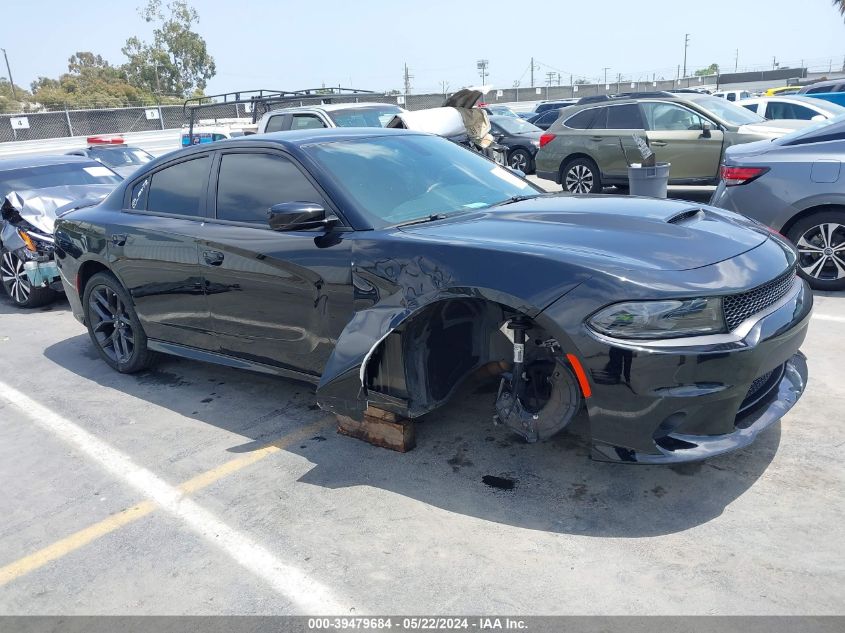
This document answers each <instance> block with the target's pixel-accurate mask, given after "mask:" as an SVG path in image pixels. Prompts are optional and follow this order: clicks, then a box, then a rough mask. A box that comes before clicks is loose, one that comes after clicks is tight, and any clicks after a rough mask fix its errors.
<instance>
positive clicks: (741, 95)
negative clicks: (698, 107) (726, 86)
mask: <svg viewBox="0 0 845 633" xmlns="http://www.w3.org/2000/svg"><path fill="white" fill-rule="evenodd" d="M713 96H714V97H721V98H722V99H727V100H728V101H739V100H740V99H750V98H751V96H752V95H751V93H750V92H748V91H747V90H719V91H718V92H714V93H713Z"/></svg>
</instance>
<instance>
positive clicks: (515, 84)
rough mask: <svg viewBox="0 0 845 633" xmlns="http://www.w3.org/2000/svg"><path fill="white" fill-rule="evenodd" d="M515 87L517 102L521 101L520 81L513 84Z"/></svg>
mask: <svg viewBox="0 0 845 633" xmlns="http://www.w3.org/2000/svg"><path fill="white" fill-rule="evenodd" d="M513 87H514V88H515V89H516V100H517V101H519V79H517V80H516V81H514V82H513Z"/></svg>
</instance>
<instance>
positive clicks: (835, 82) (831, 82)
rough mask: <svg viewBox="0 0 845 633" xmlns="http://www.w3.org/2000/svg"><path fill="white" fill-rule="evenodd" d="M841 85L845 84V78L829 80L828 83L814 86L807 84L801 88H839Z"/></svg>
mask: <svg viewBox="0 0 845 633" xmlns="http://www.w3.org/2000/svg"><path fill="white" fill-rule="evenodd" d="M839 84H845V77H843V78H840V79H828V80H827V81H817V82H815V83H812V84H807V85H806V86H801V88H802V89H803V88H824V87H826V86H838V85H839Z"/></svg>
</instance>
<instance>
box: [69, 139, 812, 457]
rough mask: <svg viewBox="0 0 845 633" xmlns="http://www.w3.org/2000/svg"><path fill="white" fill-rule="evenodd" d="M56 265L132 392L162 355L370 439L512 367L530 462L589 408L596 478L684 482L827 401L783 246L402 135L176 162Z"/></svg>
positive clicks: (248, 148) (106, 215) (678, 210)
mask: <svg viewBox="0 0 845 633" xmlns="http://www.w3.org/2000/svg"><path fill="white" fill-rule="evenodd" d="M56 248H57V254H58V262H59V268H60V272H61V276H62V281H63V283H64V285H65V288H66V291H67V294H68V297H69V298H70V302H71V305H72V307H73V312H74V314H75V315H76V317H77V318H78V319H80V320H81V321H82V322H83V323H85V324H86V325H87V327H88V331H89V334H90V337H91V340H92V342H93V344H94V346H95V347H96V349H97V351H98V352H99V354H100V356H101V357H102V358H103V360H104V361H105V362H106V363H108V364H109V365H111V366H112V367H113V368H114V369H116V370H117V371H121V372H134V371H138V370H140V369H142V368H144V367H146V366H147V365H148V364H149V363H150V361H151V359H152V357H153V355H154V354H155V353H157V352H163V353H168V354H175V355H177V356H182V357H186V358H191V359H197V360H203V361H209V362H214V363H220V364H224V365H228V366H233V367H243V368H247V369H252V370H255V371H260V372H264V373H270V374H276V375H279V376H286V377H292V378H296V379H300V380H306V381H310V382H311V383H313V384H315V385H316V393H317V400H318V402H319V404H320V406H322V407H323V408H324V409H326V410H328V411H332V412H335V413H338V414H342V415H346V416H351V417H353V418H358V419H360V418H361V416H362V415H363V412H364V410H365V409H366V407H367V406H371V407H375V408H380V409H383V410H388V411H392V412H395V413H397V414H400V415H402V416H407V417H411V418H413V417H416V416H421V415H423V414H425V413H428V412H429V411H432V410H433V409H436V408H437V407H439V406H440V405H442V404H443V403H444V402H446V401H447V400H448V399H449V398H450V397H451V396H452V394H453V393H454V392H455V389H456V387H457V386H458V385H459V384H460V382H461V380H462V379H463V378H465V377H466V376H468V375H469V374H471V373H473V372H474V371H475V370H477V369H478V368H481V367H483V366H487V367H486V369H488V370H489V369H490V368H492V367H498V368H500V371H502V372H503V373H501V375H500V376H499V377H498V380H499V383H498V390H497V391H496V396H495V402H494V403H492V405H491V409H493V408H494V409H495V414H496V419H497V420H498V422H499V423H500V424H504V425H507V426H508V427H510V428H511V429H513V431H515V432H516V433H518V434H519V435H521V436H522V437H524V438H525V439H526V440H527V441H529V442H530V441H537V440H542V439H545V438H548V437H550V436H552V435H553V434H555V433H557V432H558V431H560V430H561V429H563V428H564V427H565V426H566V425H567V424H568V423H569V422H570V421H571V420H572V419H573V417H574V415H575V414H576V413H577V412H578V411H579V410H580V409H582V408H585V409H586V414H587V416H588V418H589V429H590V431H589V432H590V435H591V440H592V444H593V457H594V458H597V459H605V460H611V461H623V462H639V463H671V462H680V461H686V460H693V459H701V458H705V457H709V456H712V455H716V454H719V453H723V452H726V451H729V450H732V449H735V448H738V447H741V446H744V445H746V444H748V443H749V442H751V441H752V440H753V439H754V437H755V436H756V435H757V433H759V432H760V431H761V430H762V429H764V428H765V427H767V426H769V425H770V424H772V423H774V422H776V421H777V420H778V419H779V418H780V417H781V416H783V414H784V413H785V412H786V411H788V410H789V409H790V408H791V407H792V406H793V405H794V404H795V402H796V401H797V400H798V398H799V397H800V396H801V394H802V392H803V390H804V386H805V384H806V380H807V367H806V362H805V359H804V357H803V355H802V354H801V353H800V352H799V351H798V348H799V346H800V345H801V343H802V341H803V339H804V336H805V333H806V330H807V324H808V321H809V316H810V311H811V307H812V295H811V294H810V292H809V291H808V289H807V286H806V284H805V283H804V282H803V281H802V280H801V279H799V278H798V277H796V275H795V259H796V256H795V252H794V250H793V249H792V247H791V246H790V245H789V244H788V243H787V242H785V241H784V240H783V239H782V238H781V237H780V236H778V235H777V234H775V233H771V232H769V231H768V230H767V229H766V228H764V227H762V226H761V225H758V224H756V223H754V222H753V221H750V220H748V219H745V218H744V217H742V216H740V215H737V214H734V213H730V212H726V211H721V210H717V209H714V208H711V207H707V206H702V205H696V204H693V203H688V202H677V201H664V200H652V199H646V198H618V197H615V196H614V197H601V196H596V197H577V196H573V197H563V196H559V195H550V194H543V193H542V192H540V191H539V190H537V189H536V188H535V187H534V186H533V185H531V184H530V183H528V182H527V181H525V180H523V179H521V178H519V177H518V176H516V175H514V174H513V173H512V172H511V171H509V170H507V169H503V168H501V167H499V166H497V165H496V164H494V163H493V162H491V161H489V160H488V159H486V158H484V157H483V156H480V155H478V154H476V153H474V152H471V151H468V150H466V149H464V148H462V147H460V146H458V145H456V144H454V143H452V142H450V141H448V140H445V139H443V138H439V137H435V136H429V135H425V134H419V133H414V132H408V131H403V130H381V129H378V130H376V129H351V128H346V129H331V130H328V129H326V130H323V129H321V130H301V131H296V132H293V131H291V132H281V133H277V134H268V135H256V136H248V137H244V138H240V139H233V140H230V141H224V142H219V143H214V144H213V145H207V146H198V147H194V148H188V149H186V150H183V151H180V152H177V153H174V154H169V155H167V156H164V157H162V158H160V159H158V160H156V161H153V162H151V163H149V164H148V165H146V166H144V167H142V168H141V169H140V170H139V171H138V172H137V173H136V174H135V175H133V176H132V177H131V178H130V179H129V180H127V181H126V182H125V183H123V184H121V185H120V186H119V187H118V188H117V189H116V190H115V191H114V193H112V195H110V196H109V197H108V198H107V199H106V200H105V201H104V202H103V203H101V204H100V205H98V206H96V207H92V208H88V209H82V210H79V211H74V212H72V213H70V214H68V215H66V216H63V217H62V218H60V219H59V221H58V223H57V226H56ZM488 373H489V372H488Z"/></svg>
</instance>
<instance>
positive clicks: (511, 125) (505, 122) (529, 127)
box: [495, 117, 543, 134]
mask: <svg viewBox="0 0 845 633" xmlns="http://www.w3.org/2000/svg"><path fill="white" fill-rule="evenodd" d="M495 123H496V125H498V126H499V127H500V128H502V129H503V130H504V131H505V132H507V133H508V134H527V133H529V132H542V131H543V130H541V129H540V128H538V127H537V126H536V125H534V124H533V123H529V122H528V121H524V120H522V119H516V118H512V117H496V120H495Z"/></svg>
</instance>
